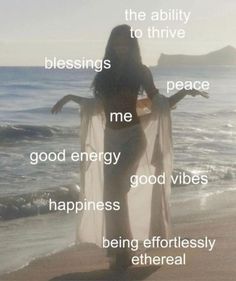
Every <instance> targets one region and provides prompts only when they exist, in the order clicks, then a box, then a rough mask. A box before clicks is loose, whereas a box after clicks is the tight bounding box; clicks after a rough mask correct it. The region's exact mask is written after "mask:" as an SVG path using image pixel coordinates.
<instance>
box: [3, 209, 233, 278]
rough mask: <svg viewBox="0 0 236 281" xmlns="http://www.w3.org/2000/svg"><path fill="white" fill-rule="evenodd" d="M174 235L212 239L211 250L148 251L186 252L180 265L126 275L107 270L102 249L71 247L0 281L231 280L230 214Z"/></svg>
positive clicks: (142, 269) (182, 228) (185, 226)
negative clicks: (182, 263) (213, 244)
mask: <svg viewBox="0 0 236 281" xmlns="http://www.w3.org/2000/svg"><path fill="white" fill-rule="evenodd" d="M174 233H175V235H179V236H181V237H185V238H186V237H187V238H201V237H205V236H207V237H208V238H212V239H213V238H214V239H216V244H215V247H214V249H213V250H212V251H211V252H210V251H208V250H207V249H187V250H184V249H171V250H159V249H158V250H156V249H155V250H150V251H149V254H150V255H164V254H165V255H166V254H168V255H173V256H175V255H179V254H181V253H183V252H185V253H186V265H182V266H177V265H175V266H168V265H164V266H139V265H137V266H132V267H130V268H129V269H128V270H127V271H126V272H123V273H119V274H118V273H116V272H114V271H111V270H109V269H108V266H109V265H108V260H107V258H106V256H105V250H104V249H100V248H98V247H95V246H93V245H91V244H84V245H79V246H71V247H69V248H67V249H65V250H63V251H60V252H58V253H56V254H52V255H50V256H47V257H43V258H39V259H37V260H35V261H33V262H31V263H30V264H29V265H28V266H26V267H24V268H22V269H20V270H17V271H15V272H12V273H9V274H5V275H2V276H1V277H0V280H1V281H23V280H24V281H26V280H32V281H59V280H60V281H63V280H163V281H172V280H175V281H184V280H188V281H195V280H196V281H199V280H201V281H204V280H207V281H211V280H212V281H213V280H214V281H221V280H222V281H230V280H232V281H233V280H235V275H236V267H235V252H236V241H235V235H236V224H235V215H234V213H231V214H227V215H225V216H222V217H218V218H212V219H210V220H207V221H205V222H201V223H192V224H191V223H179V224H177V225H175V226H174Z"/></svg>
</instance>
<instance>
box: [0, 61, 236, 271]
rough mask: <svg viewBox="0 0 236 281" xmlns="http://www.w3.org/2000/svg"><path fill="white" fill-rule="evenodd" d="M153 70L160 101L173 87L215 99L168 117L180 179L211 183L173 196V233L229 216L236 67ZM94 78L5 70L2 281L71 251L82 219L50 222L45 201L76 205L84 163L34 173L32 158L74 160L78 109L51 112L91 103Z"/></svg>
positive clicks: (234, 167)
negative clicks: (195, 87) (191, 86)
mask: <svg viewBox="0 0 236 281" xmlns="http://www.w3.org/2000/svg"><path fill="white" fill-rule="evenodd" d="M151 70H152V73H153V77H154V80H155V83H156V86H157V87H158V88H159V90H160V92H161V93H162V94H166V83H167V80H173V81H178V80H190V81H194V80H201V81H203V80H207V81H209V82H210V90H209V95H210V98H209V99H204V98H202V97H200V96H198V97H186V98H185V99H184V100H183V101H181V102H180V103H179V104H178V105H177V108H176V109H175V110H173V111H172V122H173V140H174V155H175V156H174V173H176V174H177V173H179V172H183V171H184V172H186V173H187V174H190V175H195V174H197V175H203V174H204V175H207V176H208V180H209V183H208V184H207V185H201V184H199V185H176V186H174V187H173V188H172V199H171V204H172V211H173V221H174V223H178V222H180V221H186V222H187V220H190V218H191V221H199V220H203V219H204V217H205V216H206V215H207V216H209V215H212V216H216V215H223V213H226V212H228V211H232V208H233V207H232V206H233V205H234V204H233V202H235V198H236V184H235V183H236V179H235V176H236V162H235V160H234V159H235V155H236V145H235V143H236V78H235V77H236V67H234V66H217V67H216V66H208V67H204V68H203V67H201V68H200V67H181V68H177V67H174V68H173V67H172V68H168V67H152V68H151ZM93 77H94V72H92V71H90V70H88V71H78V70H76V71H74V70H45V69H44V68H40V67H0V156H1V162H0V253H1V256H0V273H3V272H7V271H11V270H15V269H17V268H19V267H21V266H24V265H25V264H27V263H28V262H29V261H30V260H32V259H35V258H37V257H39V256H44V255H48V254H50V253H52V252H55V251H59V250H61V249H63V248H65V247H67V246H68V245H72V244H73V243H74V240H75V228H76V222H77V220H78V218H77V217H76V215H75V214H70V215H67V214H63V213H49V212H48V199H49V198H50V197H51V198H56V199H58V198H61V199H69V198H71V196H72V195H73V191H76V190H77V188H78V184H79V163H78V162H72V161H71V162H70V161H67V162H61V163H59V162H56V163H55V162H43V163H39V164H38V165H31V164H30V153H31V152H32V151H35V152H41V151H44V152H50V151H55V152H56V151H57V152H58V151H61V150H63V149H64V148H66V150H67V152H68V153H70V152H72V151H80V145H79V142H80V141H79V140H80V136H79V128H80V118H79V107H78V106H77V105H76V104H73V103H69V104H67V105H66V106H65V107H64V108H63V110H62V112H61V113H59V114H57V115H52V114H51V113H50V109H51V107H52V106H53V105H54V104H55V102H56V101H57V100H58V99H60V98H61V97H63V96H64V95H67V94H74V95H76V94H80V95H83V96H92V92H91V90H90V85H91V81H92V79H93ZM187 215H188V216H187ZM62 220H63V225H62V224H61V221H62ZM16 252H17V255H16V254H15V253H16ZM9 261H11V262H9Z"/></svg>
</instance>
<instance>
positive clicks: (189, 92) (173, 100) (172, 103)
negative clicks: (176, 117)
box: [169, 89, 209, 107]
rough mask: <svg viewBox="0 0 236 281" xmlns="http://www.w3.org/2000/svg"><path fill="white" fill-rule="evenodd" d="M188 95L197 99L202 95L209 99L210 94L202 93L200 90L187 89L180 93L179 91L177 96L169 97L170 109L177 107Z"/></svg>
mask: <svg viewBox="0 0 236 281" xmlns="http://www.w3.org/2000/svg"><path fill="white" fill-rule="evenodd" d="M187 95H190V96H192V97H195V96H198V95H201V96H203V97H205V98H208V97H209V96H208V94H207V93H206V92H200V91H198V90H195V89H193V90H185V89H182V90H180V91H178V92H177V93H176V94H174V95H172V96H170V97H169V104H170V107H175V106H176V104H177V103H178V102H179V101H181V100H182V99H183V98H184V97H186V96H187Z"/></svg>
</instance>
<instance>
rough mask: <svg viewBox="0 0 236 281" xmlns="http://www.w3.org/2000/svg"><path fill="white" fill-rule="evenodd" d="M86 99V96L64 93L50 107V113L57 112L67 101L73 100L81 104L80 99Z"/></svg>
mask: <svg viewBox="0 0 236 281" xmlns="http://www.w3.org/2000/svg"><path fill="white" fill-rule="evenodd" d="M84 100H87V99H86V98H82V97H79V96H75V95H66V96H64V97H63V98H62V99H60V100H59V101H58V102H57V103H56V104H55V105H54V106H53V107H52V109H51V112H52V113H58V112H60V111H61V110H62V108H63V106H64V105H65V104H66V103H68V102H69V101H74V102H76V103H78V104H81V102H82V101H84Z"/></svg>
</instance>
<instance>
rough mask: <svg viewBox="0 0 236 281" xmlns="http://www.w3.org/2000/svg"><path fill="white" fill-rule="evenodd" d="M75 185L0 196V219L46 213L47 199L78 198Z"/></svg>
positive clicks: (49, 211) (63, 199) (47, 207)
mask: <svg viewBox="0 0 236 281" xmlns="http://www.w3.org/2000/svg"><path fill="white" fill-rule="evenodd" d="M78 191H79V190H78V188H77V186H68V187H59V188H56V189H55V190H48V191H39V192H36V193H27V194H22V195H15V196H8V197H2V198H0V220H10V219H16V218H21V217H29V216H35V215H42V214H48V213H51V212H52V211H51V210H49V199H51V200H53V201H56V202H58V201H65V202H67V201H75V200H78Z"/></svg>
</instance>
